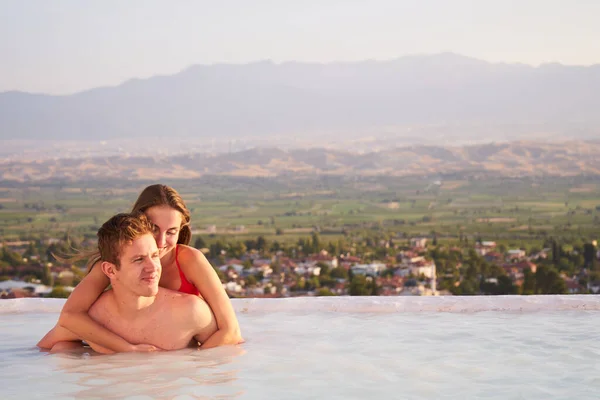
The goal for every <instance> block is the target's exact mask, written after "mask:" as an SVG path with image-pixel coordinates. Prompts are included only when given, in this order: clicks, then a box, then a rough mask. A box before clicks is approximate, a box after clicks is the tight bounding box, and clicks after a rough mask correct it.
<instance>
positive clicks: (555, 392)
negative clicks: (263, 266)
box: [0, 296, 600, 399]
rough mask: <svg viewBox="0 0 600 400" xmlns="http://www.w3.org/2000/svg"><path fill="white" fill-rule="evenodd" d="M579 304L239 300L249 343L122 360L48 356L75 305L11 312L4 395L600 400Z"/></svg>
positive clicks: (2, 344) (586, 300)
mask: <svg viewBox="0 0 600 400" xmlns="http://www.w3.org/2000/svg"><path fill="white" fill-rule="evenodd" d="M577 298H578V299H579V301H575V300H576V299H577ZM577 298H575V297H573V298H569V299H568V300H564V301H562V300H561V298H559V297H555V296H548V297H547V298H538V299H533V298H532V299H527V300H526V301H525V300H522V301H521V305H520V306H519V303H518V302H516V300H514V299H509V300H506V301H505V302H504V303H503V300H502V298H496V307H493V300H490V299H489V298H486V299H483V303H485V304H487V307H491V309H503V310H504V311H481V308H482V307H481V304H483V303H482V299H480V300H479V303H478V298H476V297H472V298H468V299H457V298H454V299H452V300H450V299H448V300H447V301H445V303H444V300H443V299H442V300H440V299H431V300H428V299H424V298H418V299H413V300H411V299H406V298H404V299H398V298H395V299H392V300H379V299H376V300H375V299H365V298H363V299H354V298H352V299H349V298H346V299H332V300H323V299H302V300H296V299H294V300H290V301H288V300H254V301H236V302H235V303H234V306H235V308H236V310H237V312H238V315H239V318H240V323H241V325H242V328H243V333H244V336H245V337H246V339H247V343H245V344H244V345H242V346H239V347H224V348H218V349H212V350H205V351H197V350H189V349H186V350H180V351H175V352H164V353H155V354H117V355H110V356H99V355H93V354H90V353H84V354H76V355H65V354H54V355H49V354H46V353H43V352H40V351H39V350H37V349H36V348H35V347H34V345H35V343H36V341H37V340H38V339H39V338H40V337H41V336H42V335H43V334H44V333H45V332H46V330H48V329H49V328H50V327H51V326H52V325H53V324H54V323H55V322H56V319H57V317H58V313H57V310H58V309H59V308H60V305H61V304H62V303H58V302H55V303H52V302H50V303H43V304H42V303H41V302H40V301H38V302H37V303H36V302H35V301H29V302H25V303H24V302H20V303H14V302H13V303H4V302H5V301H2V302H0V321H1V322H0V398H1V399H17V398H18V399H30V398H31V399H35V398H45V399H51V398H61V399H64V398H75V399H79V398H85V399H90V398H102V399H117V398H131V399H197V398H198V399H209V398H217V399H264V398H277V399H306V398H328V399H365V398H372V399H376V398H410V399H465V398H469V399H472V398H477V399H567V398H577V399H596V398H598V393H599V391H600V374H599V372H600V364H599V363H598V362H597V360H598V357H599V355H600V333H599V332H598V329H597V327H598V326H600V311H598V310H597V309H598V308H600V307H599V305H600V302H599V301H598V299H597V298H596V296H579V297H577ZM557 299H558V300H560V301H558V300H557ZM6 301H9V300H6ZM490 301H492V303H489V302H490ZM449 302H453V303H449ZM486 302H487V303H486ZM507 302H508V303H507ZM510 302H512V303H510ZM415 304H417V305H419V307H418V308H419V310H421V311H415V310H412V311H405V310H407V309H411V307H413V308H414V307H416V306H415ZM449 304H450V305H451V306H450V308H448V307H449ZM507 304H508V305H507ZM532 304H535V305H536V306H535V307H534V308H536V309H535V310H534V308H532V307H531V305H532ZM565 304H566V306H565ZM3 309H4V311H5V312H4V313H3V312H2V310H3ZM442 309H446V310H448V309H450V310H451V312H448V311H446V312H439V311H435V310H442ZM521 309H526V310H528V309H530V311H520V310H521ZM352 310H354V311H352ZM398 310H400V311H398ZM470 310H480V311H470ZM531 310H533V311H531Z"/></svg>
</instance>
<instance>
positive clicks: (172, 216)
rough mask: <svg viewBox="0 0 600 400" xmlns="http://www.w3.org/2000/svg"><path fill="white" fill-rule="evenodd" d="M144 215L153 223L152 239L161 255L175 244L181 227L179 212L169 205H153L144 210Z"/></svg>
mask: <svg viewBox="0 0 600 400" xmlns="http://www.w3.org/2000/svg"><path fill="white" fill-rule="evenodd" d="M146 216H147V217H148V218H149V219H150V221H151V222H152V224H154V239H155V240H156V245H157V246H158V251H159V255H160V256H161V257H163V256H164V255H165V254H167V253H169V252H170V251H171V250H173V249H174V248H175V246H176V245H177V240H178V239H179V230H180V229H181V222H182V216H181V213H180V212H179V211H177V210H175V209H173V208H171V207H169V206H154V207H150V208H149V209H147V210H146Z"/></svg>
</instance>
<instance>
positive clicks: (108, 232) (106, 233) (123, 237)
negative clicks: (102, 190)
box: [98, 213, 153, 269]
mask: <svg viewBox="0 0 600 400" xmlns="http://www.w3.org/2000/svg"><path fill="white" fill-rule="evenodd" d="M152 228H153V225H152V223H151V222H150V221H149V220H148V218H147V217H146V216H145V215H144V214H143V213H135V214H132V213H121V214H117V215H115V216H114V217H112V218H110V219H109V220H108V221H106V222H105V223H104V224H103V225H102V227H100V229H99V230H98V250H99V251H100V257H101V259H102V260H104V261H108V262H110V263H112V264H115V265H116V266H117V269H118V268H119V267H120V266H121V265H120V262H119V258H120V257H121V251H122V249H123V246H124V245H126V244H128V243H131V242H133V241H134V240H135V239H137V238H139V237H140V236H143V235H146V234H152Z"/></svg>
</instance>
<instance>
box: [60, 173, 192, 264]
mask: <svg viewBox="0 0 600 400" xmlns="http://www.w3.org/2000/svg"><path fill="white" fill-rule="evenodd" d="M155 206H169V207H171V208H173V209H174V210H177V211H179V212H180V213H181V217H182V219H183V221H182V223H181V228H180V230H179V238H178V239H177V243H178V244H184V245H186V246H187V245H189V244H190V241H191V240H192V229H191V228H190V219H191V216H190V211H189V210H188V208H187V207H186V205H185V203H184V201H183V199H182V198H181V196H180V195H179V193H177V191H176V190H175V189H173V188H171V187H169V186H166V185H160V184H156V185H150V186H148V187H147V188H145V189H144V190H142V193H140V195H139V196H138V198H137V200H136V202H135V204H134V205H133V209H132V210H131V213H138V212H141V213H145V211H146V210H147V209H149V208H150V207H155ZM53 255H54V254H53ZM54 257H55V258H56V259H57V260H58V261H60V262H64V263H71V264H72V263H75V262H77V261H81V260H86V259H87V260H88V262H87V264H86V269H87V273H88V274H89V273H90V271H91V270H92V268H93V267H94V265H96V263H98V262H99V261H102V258H101V257H100V252H99V251H98V249H94V250H87V251H85V250H84V251H77V252H76V253H75V254H71V255H68V256H66V257H58V256H56V255H54Z"/></svg>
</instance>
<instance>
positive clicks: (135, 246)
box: [113, 234, 161, 297]
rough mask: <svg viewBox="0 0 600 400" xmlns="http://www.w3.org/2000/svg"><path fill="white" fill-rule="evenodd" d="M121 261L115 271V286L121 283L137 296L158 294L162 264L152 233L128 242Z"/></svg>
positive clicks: (122, 251) (122, 252)
mask: <svg viewBox="0 0 600 400" xmlns="http://www.w3.org/2000/svg"><path fill="white" fill-rule="evenodd" d="M120 262H121V267H120V268H119V270H118V271H115V272H114V277H113V279H114V280H115V282H113V286H114V285H115V284H118V285H121V287H123V288H124V289H126V290H127V291H129V292H131V293H132V294H134V295H136V296H144V297H150V296H156V294H157V293H158V281H159V280H160V273H161V265H160V258H159V255H158V247H156V241H155V240H154V238H153V237H152V235H151V234H146V235H143V236H140V237H139V238H137V239H135V240H134V241H133V242H132V243H130V244H126V245H125V246H124V247H123V249H122V250H121V257H120ZM117 282H118V283H117Z"/></svg>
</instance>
